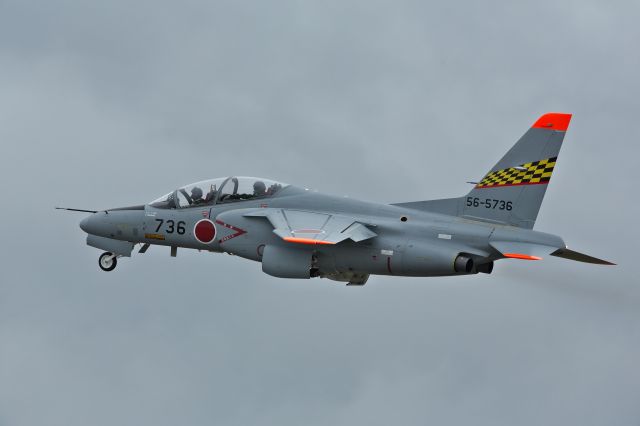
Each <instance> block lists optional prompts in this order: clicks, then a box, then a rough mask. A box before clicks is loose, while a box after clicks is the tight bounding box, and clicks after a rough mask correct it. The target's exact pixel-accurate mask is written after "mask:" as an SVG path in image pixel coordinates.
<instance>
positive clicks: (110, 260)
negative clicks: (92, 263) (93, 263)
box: [98, 252, 118, 272]
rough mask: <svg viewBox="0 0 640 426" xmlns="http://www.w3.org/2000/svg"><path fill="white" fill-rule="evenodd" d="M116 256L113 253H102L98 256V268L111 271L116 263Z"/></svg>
mask: <svg viewBox="0 0 640 426" xmlns="http://www.w3.org/2000/svg"><path fill="white" fill-rule="evenodd" d="M116 258H117V256H116V255H115V254H113V253H109V252H106V253H102V254H101V255H100V257H99V258H98V265H100V269H102V270H103V271H106V272H108V271H113V270H114V269H115V268H116V265H117V264H118V260H117V259H116Z"/></svg>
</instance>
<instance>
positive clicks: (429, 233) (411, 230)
mask: <svg viewBox="0 0 640 426" xmlns="http://www.w3.org/2000/svg"><path fill="white" fill-rule="evenodd" d="M548 116H550V115H549V114H547V115H545V116H543V117H541V118H540V120H543V118H545V117H548ZM553 117H555V115H554V116H553ZM553 117H552V119H553ZM556 118H557V117H556ZM561 118H562V117H561ZM565 118H566V117H565ZM569 119H570V116H569ZM540 120H538V122H540ZM538 122H536V123H538ZM567 125H568V121H567ZM548 127H553V126H548ZM565 131H566V128H564V129H563V130H558V129H557V128H544V127H542V128H540V127H534V128H531V129H530V130H529V131H528V132H527V133H525V135H524V136H523V137H522V138H521V139H520V140H519V141H518V143H517V144H516V145H515V146H514V147H513V148H512V150H510V151H509V152H508V153H507V154H506V155H505V156H504V157H503V158H502V159H501V160H500V161H499V162H498V163H497V164H496V165H495V166H494V168H492V169H491V170H490V172H489V173H488V174H487V176H490V175H491V173H492V172H495V171H497V170H501V169H505V168H510V167H516V168H517V167H518V165H519V164H525V163H527V161H536V160H539V159H543V158H549V157H557V154H558V152H559V150H560V146H561V143H562V139H563V137H564V133H565ZM541 141H542V142H541ZM521 168H522V169H523V170H524V167H521ZM517 170H520V169H517ZM517 170H516V172H517ZM481 186H482V185H481V184H478V185H477V186H476V187H475V188H474V189H473V190H472V191H471V192H470V193H469V194H468V195H467V196H466V197H460V198H452V199H446V200H432V201H419V202H410V203H402V204H395V205H386V204H378V203H370V202H365V201H360V200H355V199H351V198H345V197H337V196H332V195H327V194H322V193H319V192H316V191H310V190H307V189H304V188H300V187H296V186H293V185H289V186H286V187H284V188H283V189H282V190H280V191H279V192H278V193H276V194H275V195H273V196H272V197H269V198H259V199H251V200H246V201H236V202H230V203H224V204H223V203H215V204H213V205H207V206H195V207H187V208H182V209H167V208H156V207H154V206H152V205H150V204H147V205H144V206H135V207H131V208H120V209H114V210H107V211H101V212H97V213H94V214H92V215H91V216H89V217H87V218H85V219H84V220H82V222H81V223H80V227H81V228H82V230H84V231H85V232H87V234H88V237H87V244H89V245H90V246H93V247H96V248H100V249H102V250H105V251H106V252H108V253H109V255H107V260H110V259H111V258H117V257H121V256H125V257H128V256H130V255H131V252H132V250H133V247H134V245H135V244H138V243H140V244H143V248H142V249H141V251H142V252H144V251H146V249H147V248H148V247H149V245H161V246H170V247H172V255H175V254H176V250H177V248H178V247H180V248H189V249H198V250H208V251H211V252H226V253H229V254H233V255H237V256H240V257H243V258H246V259H249V260H254V261H257V262H262V269H263V271H264V272H265V273H268V274H270V275H273V276H277V277H282V278H312V277H324V278H329V279H333V280H337V281H342V282H346V283H348V284H352V285H362V284H364V283H366V281H367V279H368V277H369V275H393V276H413V277H433V276H456V275H468V274H476V273H491V271H492V269H493V262H494V261H496V260H499V259H503V258H505V257H516V258H524V259H530V260H533V259H538V258H541V257H544V256H547V255H553V256H558V257H564V258H568V259H572V260H578V261H583V262H589V263H600V264H610V263H609V262H606V261H602V260H600V259H596V258H592V257H590V256H587V255H582V254H580V253H577V252H573V251H571V250H569V249H567V248H566V244H565V243H564V241H563V240H562V238H560V237H558V236H556V235H551V234H547V233H543V232H538V231H534V230H533V229H532V228H533V224H534V222H535V219H536V216H537V213H538V210H539V207H540V204H541V202H542V197H543V196H544V191H545V190H546V187H547V186H548V185H547V184H546V183H545V184H539V185H522V186H505V187H484V188H483V187H481ZM470 197H471V198H470ZM475 197H479V199H480V200H484V199H487V198H489V199H499V200H503V201H504V200H507V201H510V202H511V203H512V204H510V205H511V206H512V208H511V209H509V210H506V209H503V210H500V209H496V208H495V206H494V208H490V206H489V207H485V206H483V205H479V206H474V205H473V201H471V205H469V203H470V202H469V200H470V199H471V200H473V198H475ZM489 204H491V203H489ZM283 210H284V211H285V212H286V213H287V214H288V215H289V217H292V218H293V219H296V220H299V221H303V222H304V221H305V220H310V219H311V218H313V217H321V216H319V215H326V217H327V218H330V217H336V218H343V219H344V218H348V219H349V220H350V221H353V222H354V223H357V224H361V225H363V226H364V227H366V229H364V232H365V233H369V232H370V234H371V235H373V236H368V235H365V236H360V237H359V238H362V239H361V240H359V241H354V239H356V240H357V239H358V238H357V237H355V236H353V235H351V234H349V235H351V238H352V239H350V238H346V239H342V240H340V241H339V242H337V243H335V244H324V243H322V241H319V240H316V241H317V243H313V241H312V242H311V243H310V244H307V243H299V242H290V241H286V240H285V239H283V235H282V230H280V231H278V230H277V229H274V227H275V226H274V223H273V222H272V220H271V219H268V218H267V217H266V216H267V215H268V214H270V213H272V212H276V213H279V212H281V211H283ZM314 214H315V216H314ZM203 217H208V218H210V220H211V221H212V222H214V223H215V232H216V234H215V239H214V240H213V241H211V242H210V243H208V244H205V243H202V242H200V241H198V239H197V238H196V236H195V235H194V231H195V230H194V226H195V225H196V223H198V222H199V221H201V220H202V219H203ZM158 219H161V220H163V221H165V222H166V221H169V220H171V221H174V222H179V221H181V222H184V224H185V226H184V233H183V234H179V233H176V232H173V233H162V231H160V234H161V237H162V238H164V239H163V240H158V238H159V234H158V232H156V231H157V230H156V228H157V224H158V223H159V221H158ZM325 223H327V222H325ZM350 229H352V228H350ZM362 229H363V228H361V230H362ZM328 231H331V230H328ZM340 231H342V232H348V231H344V230H342V229H338V230H337V231H336V232H340ZM277 232H280V235H278V234H277ZM292 235H293V234H292ZM340 235H342V234H340ZM149 237H151V238H149ZM341 238H345V236H344V235H343V236H342V237H341ZM103 256H104V255H103ZM109 256H110V257H109ZM113 266H115V264H113ZM103 269H104V268H103Z"/></svg>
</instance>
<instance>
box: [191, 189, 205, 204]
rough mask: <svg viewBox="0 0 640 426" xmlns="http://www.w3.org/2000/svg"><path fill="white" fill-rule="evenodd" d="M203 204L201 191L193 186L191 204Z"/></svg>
mask: <svg viewBox="0 0 640 426" xmlns="http://www.w3.org/2000/svg"><path fill="white" fill-rule="evenodd" d="M202 203H204V199H203V198H202V189H200V188H198V187H197V186H194V187H193V189H191V204H202Z"/></svg>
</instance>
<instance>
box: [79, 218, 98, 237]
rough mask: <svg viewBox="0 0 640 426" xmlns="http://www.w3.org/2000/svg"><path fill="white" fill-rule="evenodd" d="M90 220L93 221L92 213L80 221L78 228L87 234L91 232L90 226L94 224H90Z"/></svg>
mask: <svg viewBox="0 0 640 426" xmlns="http://www.w3.org/2000/svg"><path fill="white" fill-rule="evenodd" d="M92 222H95V218H94V215H91V216H88V217H85V218H84V219H82V220H81V221H80V229H82V230H83V231H84V232H86V233H87V234H91V233H92V232H91V230H92V228H94V226H92Z"/></svg>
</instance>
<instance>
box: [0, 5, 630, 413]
mask: <svg viewBox="0 0 640 426" xmlns="http://www.w3.org/2000/svg"><path fill="white" fill-rule="evenodd" d="M638 12H639V10H638V5H637V4H636V3H633V2H614V3H613V4H607V5H603V4H601V3H599V2H566V3H563V4H557V3H552V2H542V3H540V2H536V3H525V4H520V3H519V4H515V3H514V4H503V3H501V2H489V3H487V2H484V3H482V4H475V3H456V4H451V5H449V4H445V3H425V2H415V1H402V2H394V3H393V4H389V3H385V2H379V1H374V2H371V1H369V2H362V1H356V0H348V1H344V0H343V1H340V2H337V1H329V2H323V3H322V4H319V3H318V4H311V3H304V2H298V1H284V2H278V3H273V2H271V3H261V2H244V3H238V2H224V1H216V2H201V1H195V0H192V1H187V2H182V3H180V4H179V5H178V4H173V3H167V2H148V1H137V2H133V3H131V2H123V1H114V2H109V3H108V4H107V3H105V4H90V3H84V2H76V1H56V2H40V1H28V2H25V1H20V2H17V1H5V2H4V3H3V4H2V6H0V69H2V70H3V72H2V73H1V74H0V93H2V96H1V97H0V117H2V120H1V121H2V124H1V125H0V141H1V143H2V147H3V154H2V156H0V166H1V167H0V178H1V181H2V189H3V200H4V201H3V203H2V206H3V214H2V220H1V221H0V232H1V234H0V235H2V236H3V242H4V244H2V245H1V246H0V256H1V257H2V259H3V261H2V282H1V283H0V342H2V343H1V344H0V424H7V425H11V426H14V425H27V424H43V423H46V424H52V425H56V424H60V425H62V424H64V425H76V424H78V425H80V424H83V425H84V424H94V425H101V424H105V425H106V424H110V425H111V424H114V423H117V424H124V425H126V424H136V425H141V424H153V425H163V424H167V425H168V424H176V423H181V424H193V425H199V424H211V423H217V424H229V425H233V424H237V425H246V424H272V423H277V424H282V425H287V424H300V423H305V424H337V425H340V424H389V423H399V424H424V423H426V422H429V421H431V422H434V423H439V424H469V423H474V424H505V423H517V424H521V425H528V424H531V425H534V424H535V425H538V424H542V423H545V424H584V425H591V424H593V425H596V424H598V425H599V424H604V423H611V424H635V422H637V419H638V418H639V417H640V412H639V410H638V408H637V401H636V400H635V398H634V396H635V395H637V394H638V392H639V391H640V389H639V387H638V383H640V380H639V379H640V377H638V373H637V368H636V365H635V364H636V363H635V360H636V359H637V358H638V355H640V345H639V344H638V342H639V340H638V338H637V329H638V325H639V321H640V317H639V315H638V313H637V311H638V310H637V305H638V302H639V301H640V291H639V290H638V289H637V288H636V287H637V286H636V285H635V282H636V281H637V279H636V277H635V276H636V273H635V270H634V268H633V265H634V258H633V257H634V253H635V251H634V248H635V241H636V240H637V239H638V232H637V231H636V228H635V225H634V224H635V211H636V210H637V207H638V200H637V199H636V197H634V193H635V191H636V190H635V188H634V186H633V185H634V183H635V181H634V179H633V174H632V173H631V170H633V167H634V164H632V162H634V161H635V158H637V157H638V154H640V152H639V148H638V145H637V144H636V143H635V141H636V140H637V139H638V136H639V135H638V129H637V127H636V126H635V125H634V123H635V116H634V115H635V113H636V109H637V108H636V104H637V98H638V91H639V90H638V89H639V87H638V82H637V78H636V74H637V68H638V65H639V64H638V55H637V53H636V50H635V46H634V44H633V43H630V42H629V40H635V39H637V38H638V29H637V25H636V23H635V21H636V17H637V16H638ZM551 110H561V111H568V112H574V113H575V116H574V120H573V122H572V127H571V129H570V130H569V133H568V134H567V138H566V140H565V142H566V143H565V145H564V147H563V151H562V153H561V157H560V160H559V163H558V167H557V169H556V173H554V182H553V183H552V184H551V185H550V187H549V191H548V192H547V197H546V199H545V203H544V204H543V207H542V210H541V213H540V218H539V221H538V223H537V225H536V227H537V229H540V230H543V231H548V232H553V233H558V234H561V235H562V236H563V237H564V238H565V240H566V241H567V242H568V243H569V244H570V246H571V247H572V248H574V249H576V250H583V251H585V252H588V253H593V254H594V255H596V256H600V257H603V258H607V259H611V260H613V261H616V262H618V263H619V264H620V266H618V267H615V268H599V267H594V266H589V265H582V264H573V263H570V262H566V261H562V260H559V259H550V260H545V262H541V263H539V264H534V263H523V262H517V261H504V262H499V263H498V264H497V265H496V268H495V271H494V273H493V274H492V275H491V276H483V277H475V276H474V277H461V278H443V279H412V278H385V277H373V278H372V279H371V280H370V281H369V283H368V284H367V285H366V286H365V287H363V288H346V287H344V286H342V285H339V284H337V283H334V282H328V281H326V280H311V281H308V282H307V281H287V280H278V279H275V278H271V277H269V276H266V275H264V274H262V272H261V271H260V268H259V265H258V264H255V263H251V262H248V261H243V260H241V259H237V258H235V257H231V256H226V255H212V254H207V253H198V252H192V251H189V250H180V251H179V253H178V257H177V258H176V259H170V258H169V257H168V256H169V253H168V249H164V248H159V247H153V248H151V249H150V250H149V252H148V253H147V254H145V255H137V256H136V255H134V257H133V258H132V259H125V260H123V261H122V262H120V264H119V266H118V269H117V270H116V271H114V272H113V273H110V274H104V273H101V272H100V271H99V270H98V268H97V267H96V260H97V259H96V258H97V255H98V252H97V251H95V250H93V249H90V248H88V247H86V246H85V245H84V241H83V234H82V232H81V231H80V230H79V229H78V228H77V223H78V222H79V220H80V218H81V216H74V215H72V214H65V213H62V212H56V211H54V210H53V209H52V208H53V206H54V205H59V204H62V205H69V206H72V207H81V208H106V207H114V206H118V205H131V204H136V203H141V202H147V201H149V200H151V199H154V198H156V197H158V196H159V195H161V194H163V193H166V192H168V191H169V190H171V189H173V188H175V187H177V186H179V185H182V184H186V183H188V182H191V181H197V180H200V179H205V178H210V177H217V176H225V175H229V174H240V175H258V176H266V177H273V178H275V179H279V180H283V181H286V182H291V183H295V184H300V185H303V186H309V187H312V188H317V189H319V190H322V191H326V192H330V193H336V194H348V195H350V196H352V197H354V198H362V199H366V200H371V201H376V202H399V201H409V200H420V199H429V198H439V197H449V196H457V195H462V194H463V193H465V192H466V191H467V190H468V186H467V185H466V184H465V181H468V180H476V179H478V178H479V177H480V176H481V175H482V174H483V173H485V172H486V170H487V169H488V168H489V167H490V166H491V165H492V164H494V163H495V160H496V159H497V158H499V156H501V155H502V153H503V152H504V151H506V150H507V149H508V148H509V147H510V146H511V145H512V144H513V143H514V142H515V140H516V139H517V138H518V137H519V136H520V135H521V134H522V133H523V132H524V130H525V129H526V128H527V127H528V126H529V125H530V124H531V122H532V121H533V120H534V119H535V118H536V117H537V116H538V115H539V114H541V113H544V112H547V111H551Z"/></svg>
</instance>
